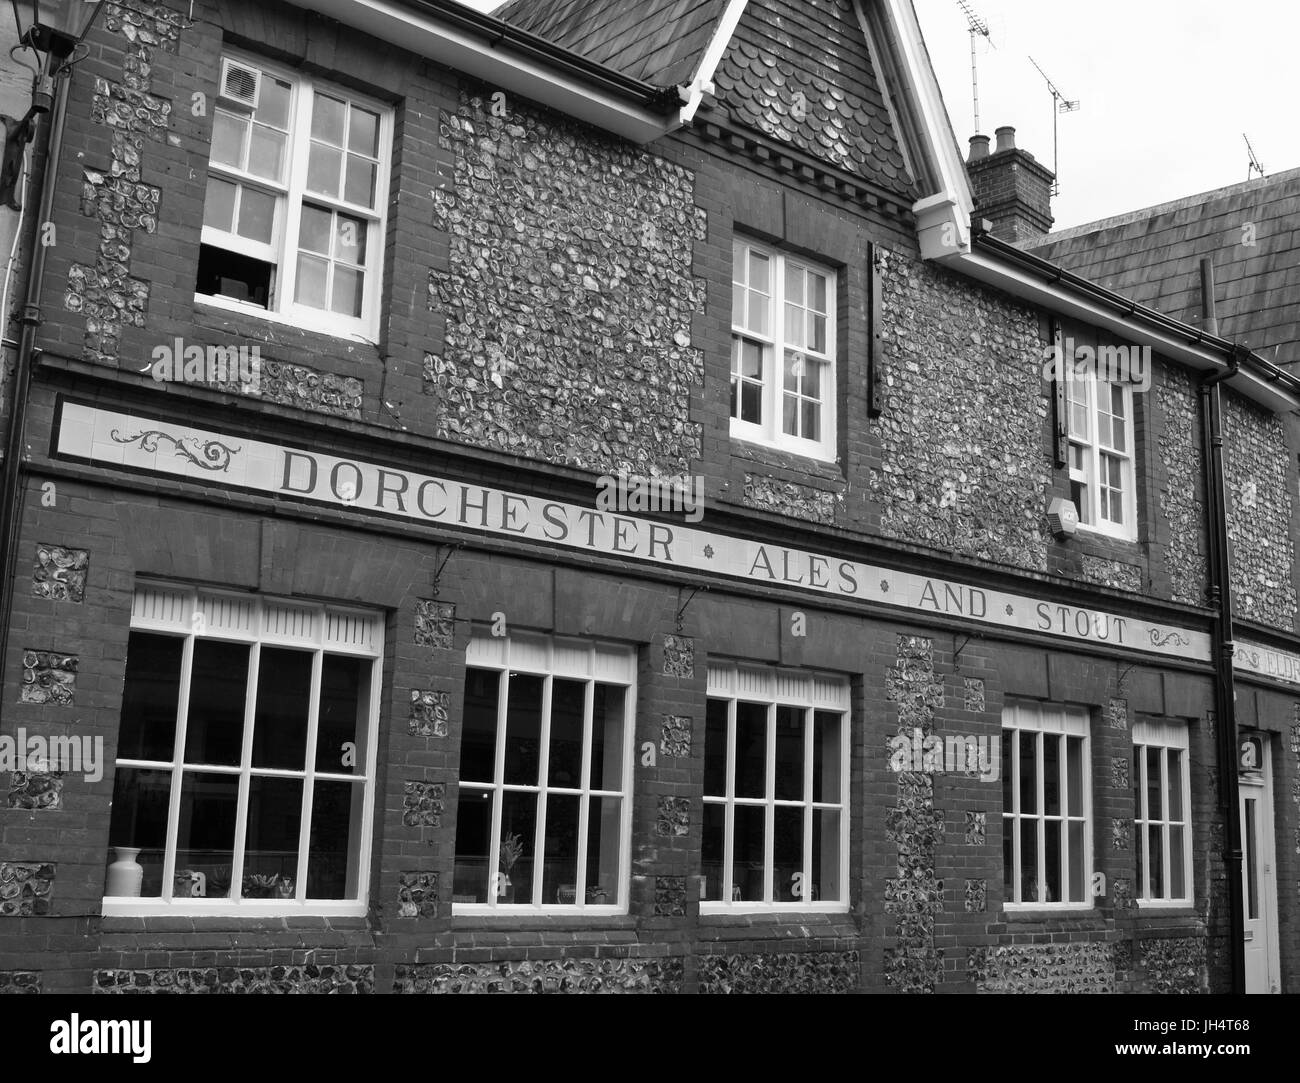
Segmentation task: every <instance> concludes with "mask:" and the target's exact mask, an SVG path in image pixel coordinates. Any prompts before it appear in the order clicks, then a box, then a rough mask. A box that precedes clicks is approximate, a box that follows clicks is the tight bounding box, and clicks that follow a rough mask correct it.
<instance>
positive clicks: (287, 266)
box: [194, 49, 394, 343]
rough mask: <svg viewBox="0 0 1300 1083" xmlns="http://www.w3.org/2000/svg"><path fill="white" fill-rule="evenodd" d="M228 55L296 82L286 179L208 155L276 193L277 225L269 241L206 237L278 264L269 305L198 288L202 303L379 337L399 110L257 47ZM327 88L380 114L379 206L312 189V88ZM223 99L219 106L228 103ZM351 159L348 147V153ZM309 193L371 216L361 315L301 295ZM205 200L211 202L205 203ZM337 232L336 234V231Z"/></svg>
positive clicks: (207, 230) (228, 172) (222, 173)
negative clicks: (314, 304) (301, 244)
mask: <svg viewBox="0 0 1300 1083" xmlns="http://www.w3.org/2000/svg"><path fill="white" fill-rule="evenodd" d="M221 55H222V58H223V59H228V60H233V61H235V62H236V63H239V64H242V65H246V66H248V67H253V68H257V69H259V70H260V71H261V72H262V73H263V76H264V77H271V78H277V79H282V80H284V81H286V82H288V83H290V84H291V86H292V87H293V98H292V103H291V105H290V130H289V138H288V142H287V144H286V148H285V156H286V162H285V178H284V181H283V183H280V184H276V183H273V182H271V181H268V180H266V179H265V178H264V177H259V176H257V175H256V174H252V173H247V172H244V171H241V170H237V169H233V168H232V167H230V166H227V165H222V164H220V163H217V162H214V161H212V160H211V151H210V150H209V160H208V165H207V172H208V173H210V174H214V175H216V176H219V177H223V178H226V179H229V180H231V181H233V182H235V183H238V184H243V185H248V186H249V187H253V188H258V189H261V190H262V191H265V192H270V193H273V194H275V195H276V197H277V201H276V211H275V225H274V228H273V233H272V240H271V243H270V244H269V245H267V244H262V243H261V242H258V241H251V240H249V239H248V238H246V237H240V236H239V235H237V234H235V233H228V232H226V231H224V230H219V229H215V228H213V227H211V226H208V225H206V224H205V225H204V226H203V233H202V243H203V244H205V245H209V246H212V247H215V248H220V249H224V250H226V251H230V252H237V253H239V254H241V255H246V256H251V257H252V258H254V259H259V260H263V261H266V262H269V263H271V264H272V265H273V266H274V267H275V268H276V271H275V278H274V282H273V284H272V296H271V297H270V298H268V307H266V308H262V307H261V306H260V305H255V304H251V303H249V302H246V301H240V300H237V299H235V298H233V297H222V296H215V295H212V294H206V293H198V292H197V291H196V292H195V294H194V300H195V303H196V304H200V305H208V306H211V307H214V308H221V309H227V310H229V311H234V312H242V313H246V314H249V315H253V316H256V317H258V318H259V319H264V320H268V321H270V322H272V323H283V324H288V325H290V326H292V327H298V328H303V329H306V330H310V331H320V332H323V333H325V334H329V335H334V336H336V337H339V338H352V339H357V340H359V341H363V342H370V343H374V342H378V341H379V332H380V313H381V308H382V299H383V281H382V280H383V272H384V252H385V247H386V244H387V230H388V195H389V188H390V186H391V183H392V146H393V131H394V125H393V110H392V107H391V106H389V105H387V104H385V103H384V102H381V101H379V100H377V99H374V98H370V97H367V96H365V95H363V94H358V93H357V92H356V91H354V90H349V89H345V88H344V87H341V86H338V85H337V84H334V83H330V82H327V81H324V80H317V79H313V78H312V77H311V76H309V75H306V74H304V73H302V72H295V71H293V70H291V69H289V68H285V67H282V66H280V65H278V64H275V63H273V62H271V61H268V60H265V59H263V58H262V57H260V56H257V55H255V54H251V53H246V52H241V51H239V50H235V49H224V50H222V54H221ZM316 91H320V92H321V93H323V94H327V95H329V96H330V97H336V98H341V99H343V100H344V101H346V102H348V103H349V104H350V105H358V106H361V107H363V108H365V109H368V110H370V111H372V112H374V113H376V114H377V115H378V116H379V132H378V140H379V160H378V165H377V167H376V176H375V206H374V207H373V208H371V207H362V206H358V205H357V204H354V203H349V202H347V201H346V200H345V199H344V198H343V197H342V195H340V196H339V197H337V198H335V197H332V196H323V195H319V194H317V193H314V192H308V191H307V190H306V181H307V167H308V158H309V156H310V152H311V115H312V114H311V110H312V100H313V94H314V93H315V92H316ZM221 108H222V107H221V104H220V103H219V102H217V103H216V104H215V105H214V106H213V113H214V123H215V113H216V111H217V110H218V109H221ZM344 160H345V161H346V150H345V152H344ZM304 200H305V201H306V202H309V203H317V204H319V205H321V206H324V207H328V208H329V209H330V210H332V211H335V212H338V213H343V214H347V215H349V216H351V217H355V218H361V219H364V220H366V221H367V222H368V223H369V225H368V230H367V239H366V262H365V264H364V265H363V270H364V273H365V287H364V291H363V294H362V311H361V316H360V317H359V318H353V317H349V316H343V315H340V314H339V313H336V312H330V311H329V310H328V309H318V308H311V307H310V306H307V305H302V304H299V303H298V302H296V301H295V300H294V290H295V285H296V278H297V271H298V240H299V232H300V227H301V222H302V205H303V202H304ZM205 207H206V202H205ZM332 236H333V235H332V234H331V237H332ZM332 258H333V257H332V254H331V259H332Z"/></svg>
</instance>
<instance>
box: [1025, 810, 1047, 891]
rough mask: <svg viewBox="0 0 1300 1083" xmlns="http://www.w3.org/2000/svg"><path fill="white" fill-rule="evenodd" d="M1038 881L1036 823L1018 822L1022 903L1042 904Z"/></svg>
mask: <svg viewBox="0 0 1300 1083" xmlns="http://www.w3.org/2000/svg"><path fill="white" fill-rule="evenodd" d="M1039 886H1040V885H1039V881H1038V821H1037V820H1021V821H1020V890H1021V893H1022V901H1024V902H1028V903H1033V902H1042V901H1043V900H1042V899H1041V898H1039V893H1038V889H1039Z"/></svg>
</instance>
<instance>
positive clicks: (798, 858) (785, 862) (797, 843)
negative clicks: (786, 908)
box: [772, 806, 810, 902]
mask: <svg viewBox="0 0 1300 1083" xmlns="http://www.w3.org/2000/svg"><path fill="white" fill-rule="evenodd" d="M803 818H804V810H803V809H802V808H786V807H784V806H778V807H777V808H776V810H775V816H774V818H773V827H772V862H773V872H772V897H773V900H774V901H776V902H807V901H808V898H807V893H808V891H809V889H810V885H807V884H805V883H804V882H803V880H804V876H803ZM796 876H798V881H797V882H796V880H795V877H796ZM796 883H797V884H798V890H799V891H800V892H801V893H802V894H800V895H796V894H795V890H796Z"/></svg>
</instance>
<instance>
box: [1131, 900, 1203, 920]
mask: <svg viewBox="0 0 1300 1083" xmlns="http://www.w3.org/2000/svg"><path fill="white" fill-rule="evenodd" d="M1133 901H1134V903H1135V904H1136V906H1137V908H1138V909H1139V910H1141V911H1142V913H1143V914H1144V915H1145V916H1147V917H1151V918H1158V917H1164V916H1166V915H1168V916H1169V917H1187V916H1188V915H1189V914H1190V915H1192V916H1195V914H1196V903H1195V901H1194V900H1192V899H1134V900H1133Z"/></svg>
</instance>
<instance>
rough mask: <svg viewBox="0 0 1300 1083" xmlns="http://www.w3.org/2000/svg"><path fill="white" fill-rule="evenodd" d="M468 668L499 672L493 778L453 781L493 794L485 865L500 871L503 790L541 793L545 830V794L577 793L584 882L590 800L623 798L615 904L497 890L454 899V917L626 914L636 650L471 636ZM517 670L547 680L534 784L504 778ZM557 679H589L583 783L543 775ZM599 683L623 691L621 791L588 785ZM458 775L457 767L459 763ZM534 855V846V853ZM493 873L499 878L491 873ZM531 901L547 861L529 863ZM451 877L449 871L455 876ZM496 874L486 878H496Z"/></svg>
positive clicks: (578, 880) (524, 636)
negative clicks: (521, 897)
mask: <svg viewBox="0 0 1300 1083" xmlns="http://www.w3.org/2000/svg"><path fill="white" fill-rule="evenodd" d="M465 667H466V669H485V670H493V671H496V672H497V673H499V674H500V684H498V686H497V719H496V749H495V753H494V757H495V758H494V766H493V772H492V774H493V777H492V782H490V783H481V782H466V781H462V780H459V779H458V782H457V786H458V788H459V793H464V792H466V791H471V792H478V793H485V794H490V795H491V799H492V821H491V828H490V830H491V836H490V842H489V853H488V865H487V867H488V868H489V869H500V856H501V816H502V804H503V799H504V794H505V793H507V792H510V793H534V794H536V795H537V798H538V809H537V821H536V822H537V824H538V825H539V826H540V827H541V828H542V829H543V830H544V829H545V824H546V820H545V816H546V801H547V798H548V797H549V796H550V795H555V794H558V795H560V796H567V797H577V798H579V803H578V842H577V848H578V860H577V867H576V877H575V884H584V885H585V884H586V875H587V838H588V828H589V823H588V820H589V817H590V811H591V801H590V798H592V797H617V798H619V799H620V803H621V808H620V818H619V867H618V890H617V897H616V898H615V900H614V901H613V902H612V903H589V902H588V901H587V899H586V897H585V896H586V893H585V892H584V891H575V894H574V900H573V902H571V903H560V902H548V901H546V900H545V899H542V901H541V902H538V903H533V902H526V903H519V902H511V903H501V902H499V901H498V896H497V892H496V891H494V890H491V889H489V891H488V892H487V895H488V901H487V902H455V901H454V900H453V902H452V913H453V914H476V915H480V916H482V915H486V914H497V915H527V914H540V913H561V914H573V913H584V914H592V915H599V914H626V913H627V912H628V884H629V880H630V876H631V868H632V865H631V862H632V853H631V850H632V803H633V797H634V795H633V792H632V764H633V756H634V751H635V750H634V748H633V739H634V737H635V732H636V729H635V723H636V710H637V701H636V669H637V656H636V650H635V649H634V648H633V647H631V646H629V645H627V644H623V643H613V642H610V641H606V640H595V639H571V638H564V637H553V636H545V635H535V634H528V633H514V632H512V633H511V634H510V635H509V636H508V637H506V636H502V637H492V636H487V637H484V636H475V637H474V638H473V639H471V640H470V642H469V645H468V647H467V648H466V651H465ZM514 673H523V674H527V675H529V676H535V677H542V678H543V679H544V681H545V684H544V686H543V692H542V704H541V725H542V728H541V737H540V749H539V752H538V761H539V762H538V768H537V770H538V777H537V783H536V785H525V784H516V783H507V782H506V781H505V760H506V737H507V736H508V733H507V726H506V716H507V710H508V707H509V703H510V677H511V675H512V674H514ZM556 677H558V678H560V679H561V680H571V681H583V682H585V683H586V702H585V706H584V717H583V747H582V767H581V779H582V785H581V786H580V787H564V786H551V785H549V779H548V777H547V775H548V772H549V770H550V756H549V754H548V750H549V749H550V739H551V732H550V727H551V685H552V682H553V680H554V679H555V678H556ZM596 684H608V685H618V686H621V687H622V688H623V689H624V701H623V702H624V708H623V764H622V770H621V773H620V776H619V777H620V780H621V782H620V786H621V789H620V790H617V791H615V790H601V789H597V788H594V787H592V785H591V748H592V695H593V690H594V686H595V685H596ZM458 772H459V766H458ZM458 796H459V794H458ZM532 852H534V853H535V849H534V850H533V851H532ZM455 855H456V848H455V841H454V840H453V842H452V862H453V865H454V863H455V859H456V858H455ZM496 875H499V873H498V874H496ZM532 875H533V879H532V885H531V889H530V896H531V897H532V898H539V899H541V898H542V882H543V879H544V876H545V863H544V861H540V860H534V861H533V872H532ZM453 878H454V874H453ZM495 882H496V881H495V876H494V877H493V878H491V880H490V883H493V884H494V883H495Z"/></svg>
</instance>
